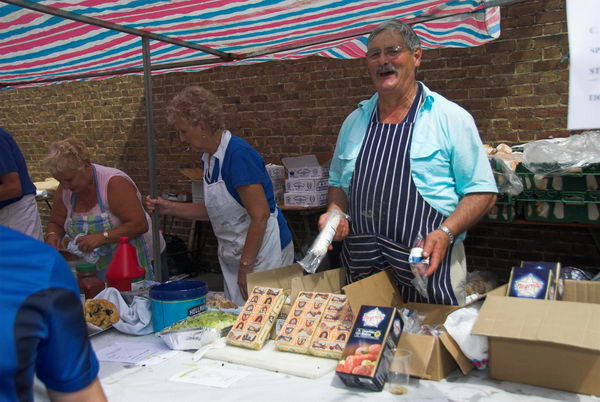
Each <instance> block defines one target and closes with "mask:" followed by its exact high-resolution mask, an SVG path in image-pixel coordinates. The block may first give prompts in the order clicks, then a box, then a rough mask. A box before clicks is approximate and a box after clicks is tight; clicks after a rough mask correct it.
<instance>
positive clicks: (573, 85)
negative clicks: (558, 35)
mask: <svg viewBox="0 0 600 402" xmlns="http://www.w3.org/2000/svg"><path fill="white" fill-rule="evenodd" d="M599 13H600V2H599V1H598V0H568V1H567V24H568V30H569V64H570V66H569V109H568V116H567V128H568V129H569V130H578V129H595V128H600V114H598V113H597V111H598V108H600V21H599V20H598V15H599Z"/></svg>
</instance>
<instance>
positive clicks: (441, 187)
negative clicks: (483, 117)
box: [319, 21, 497, 305]
mask: <svg viewBox="0 0 600 402" xmlns="http://www.w3.org/2000/svg"><path fill="white" fill-rule="evenodd" d="M422 54H423V51H422V49H421V46H420V42H419V38H418V37H417V35H416V34H415V33H414V31H413V30H412V29H411V28H410V27H409V26H408V25H406V24H403V23H401V22H398V21H388V22H385V23H383V24H381V25H380V26H378V27H377V28H376V29H375V30H373V32H372V33H371V34H370V36H369V39H368V45H367V52H366V57H365V58H366V62H367V67H368V70H369V74H370V76H371V79H372V81H373V84H374V85H375V89H376V91H377V92H376V94H375V95H373V96H372V97H371V98H370V99H368V100H366V101H363V102H361V103H360V104H359V105H358V108H357V109H356V110H354V111H353V112H352V113H351V114H350V115H349V116H348V117H347V118H346V120H345V121H344V123H343V124H342V127H341V129H340V133H339V136H338V139H337V144H336V148H335V153H334V156H333V159H332V162H331V168H330V173H329V174H330V176H329V185H330V188H329V193H328V211H331V210H332V209H339V210H342V211H343V212H347V213H348V215H349V216H350V220H349V221H348V220H346V219H342V220H341V221H340V224H339V225H338V228H337V233H336V236H335V238H334V240H335V241H341V240H344V243H343V246H342V251H341V257H340V258H341V260H342V263H343V264H344V265H345V266H346V267H347V269H348V280H349V281H355V280H358V279H361V278H364V277H366V276H369V275H371V274H374V273H376V272H379V271H382V270H386V269H391V271H392V273H393V275H394V279H395V281H396V283H397V285H398V287H399V288H400V291H401V293H402V296H403V298H404V300H405V301H406V302H428V303H437V304H453V305H456V304H462V303H463V302H464V300H465V290H464V285H465V281H466V262H465V261H466V259H465V255H464V247H463V244H462V240H463V239H464V237H465V231H466V230H467V229H468V228H469V227H471V226H473V225H474V224H475V223H477V222H478V221H479V220H480V219H481V218H482V217H483V216H484V215H485V214H486V212H487V211H488V210H489V209H490V208H491V207H492V206H493V205H494V203H495V199H496V193H497V187H496V184H495V181H494V177H493V174H492V171H491V168H490V164H489V162H488V160H487V157H486V155H485V153H484V151H483V149H482V144H481V139H480V138H479V133H478V131H477V128H476V126H475V122H474V121H473V118H472V117H471V115H470V114H469V113H468V112H467V111H466V110H464V109H463V108H462V107H460V106H458V105H457V104H455V103H453V102H451V101H449V100H448V99H446V98H444V97H443V96H441V95H440V94H438V93H436V92H433V91H431V90H430V89H429V88H427V87H426V86H425V84H423V83H422V82H418V81H417V80H416V69H417V67H419V65H420V64H421V58H422ZM328 214H329V212H327V213H325V214H323V215H322V216H321V217H320V218H319V226H320V227H323V226H324V224H325V222H326V220H327V218H328ZM419 235H421V236H422V237H423V238H424V244H423V245H422V248H423V257H426V258H427V257H429V259H430V264H429V268H428V270H427V271H426V277H427V285H426V286H427V287H426V292H424V291H423V292H418V291H417V290H416V289H415V287H414V286H413V285H412V281H413V279H414V275H413V273H412V272H411V269H410V266H409V264H408V256H409V252H410V249H411V248H412V247H413V246H414V245H415V244H417V239H418V237H419Z"/></svg>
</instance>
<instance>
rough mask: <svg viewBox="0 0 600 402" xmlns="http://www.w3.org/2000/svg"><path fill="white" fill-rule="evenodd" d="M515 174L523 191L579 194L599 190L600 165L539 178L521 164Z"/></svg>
mask: <svg viewBox="0 0 600 402" xmlns="http://www.w3.org/2000/svg"><path fill="white" fill-rule="evenodd" d="M516 172H517V175H518V176H519V177H520V178H521V181H522V182H523V186H524V187H525V190H557V191H579V192H583V191H599V190H600V164H593V165H589V166H586V167H584V168H582V169H581V172H578V173H569V174H564V175H551V176H540V175H536V174H534V173H533V172H531V171H530V170H529V169H527V168H526V167H525V166H523V164H522V163H521V164H519V166H518V167H517V170H516Z"/></svg>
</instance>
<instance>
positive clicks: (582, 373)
mask: <svg viewBox="0 0 600 402" xmlns="http://www.w3.org/2000/svg"><path fill="white" fill-rule="evenodd" d="M505 294H506V286H502V287H500V288H498V289H495V290H494V291H492V292H490V293H488V295H487V297H486V300H485V302H484V304H483V307H482V308H481V311H480V312H479V318H478V319H477V321H476V323H475V326H474V327H473V330H472V333H473V334H474V335H485V336H488V337H489V345H490V349H489V350H490V358H489V361H490V363H489V364H490V370H489V375H490V377H491V378H495V379H498V380H507V381H515V382H521V383H525V384H532V385H539V386H542V387H548V388H555V389H561V390H566V391H572V392H578V393H583V394H591V395H600V381H598V379H599V378H600V282H588V281H565V289H564V294H563V300H537V299H522V298H517V297H507V296H505Z"/></svg>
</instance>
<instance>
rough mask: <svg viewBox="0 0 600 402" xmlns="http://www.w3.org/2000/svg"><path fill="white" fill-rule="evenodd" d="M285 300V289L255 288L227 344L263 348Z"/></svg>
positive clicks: (228, 337)
mask: <svg viewBox="0 0 600 402" xmlns="http://www.w3.org/2000/svg"><path fill="white" fill-rule="evenodd" d="M285 298H286V296H285V294H284V293H283V289H275V288H269V287H260V286H256V287H254V288H253V289H252V292H250V294H249V295H248V301H247V302H246V304H244V307H243V308H242V312H241V313H240V315H239V316H238V318H237V320H236V322H235V323H234V324H233V327H232V328H231V330H230V331H229V334H227V343H229V344H230V345H235V346H241V347H245V348H250V349H256V350H258V349H260V348H262V347H263V345H264V343H265V341H266V340H267V339H269V337H270V335H271V328H272V327H273V324H274V323H275V319H276V318H277V316H278V315H279V312H280V311H281V307H282V306H283V303H284V302H285Z"/></svg>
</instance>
